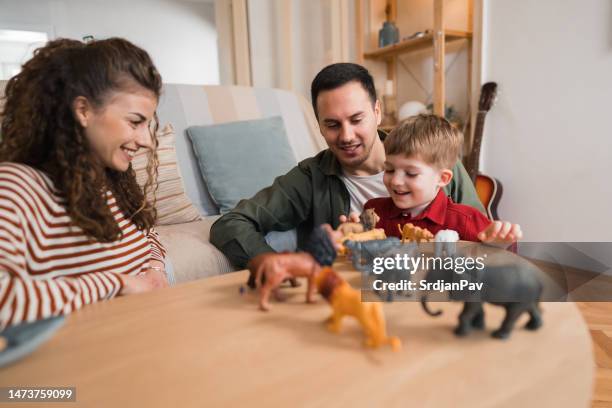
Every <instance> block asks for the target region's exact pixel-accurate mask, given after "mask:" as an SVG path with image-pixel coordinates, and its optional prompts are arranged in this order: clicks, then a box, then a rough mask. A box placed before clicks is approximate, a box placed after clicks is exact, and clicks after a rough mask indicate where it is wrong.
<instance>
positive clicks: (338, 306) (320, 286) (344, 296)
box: [315, 267, 402, 351]
mask: <svg viewBox="0 0 612 408" xmlns="http://www.w3.org/2000/svg"><path fill="white" fill-rule="evenodd" d="M315 281H316V285H317V290H318V291H319V293H320V294H321V296H323V297H324V298H325V299H326V300H327V301H328V302H329V304H330V306H331V307H332V310H333V313H332V315H331V316H330V317H329V319H328V321H327V328H328V329H329V330H330V331H332V332H334V333H338V332H339V331H340V325H341V323H342V318H343V317H344V316H353V317H354V318H355V319H357V320H358V321H359V323H360V324H361V327H362V328H363V332H364V333H365V336H366V340H365V344H366V346H368V347H372V348H377V347H379V346H382V345H384V344H390V345H391V348H392V349H393V351H398V350H400V349H401V347H402V343H401V341H400V340H399V339H398V338H397V337H388V336H387V330H386V327H385V316H384V315H383V311H382V307H381V305H380V303H377V302H362V301H361V292H360V291H358V290H356V289H353V287H351V285H349V283H348V282H347V281H345V280H344V279H343V278H342V277H341V276H340V275H338V274H337V273H336V271H334V270H333V269H332V268H329V267H325V268H323V269H321V271H320V272H319V273H318V274H317V275H316V277H315Z"/></svg>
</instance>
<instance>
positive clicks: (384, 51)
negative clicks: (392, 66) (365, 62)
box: [363, 30, 472, 60]
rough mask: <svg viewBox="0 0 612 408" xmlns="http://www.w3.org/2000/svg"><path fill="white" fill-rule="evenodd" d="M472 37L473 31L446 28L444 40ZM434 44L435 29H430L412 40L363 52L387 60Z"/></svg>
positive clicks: (371, 56)
mask: <svg viewBox="0 0 612 408" xmlns="http://www.w3.org/2000/svg"><path fill="white" fill-rule="evenodd" d="M471 38H472V33H471V32H468V31H458V30H444V40H445V41H446V43H449V42H452V41H457V40H464V39H471ZM433 45H434V35H433V30H430V32H429V33H427V34H425V35H424V36H422V37H419V38H414V39H410V40H403V41H400V42H399V43H397V44H393V45H388V46H386V47H383V48H379V49H377V50H374V51H370V52H366V53H364V54H363V56H364V58H366V59H373V60H386V59H390V58H393V57H397V56H399V55H402V54H406V53H409V52H413V51H418V50H422V49H425V48H430V47H433Z"/></svg>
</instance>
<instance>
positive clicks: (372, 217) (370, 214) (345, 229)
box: [337, 208, 380, 236]
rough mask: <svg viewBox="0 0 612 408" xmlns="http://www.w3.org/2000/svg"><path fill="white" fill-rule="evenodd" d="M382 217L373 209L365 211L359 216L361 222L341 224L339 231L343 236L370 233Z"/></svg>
mask: <svg viewBox="0 0 612 408" xmlns="http://www.w3.org/2000/svg"><path fill="white" fill-rule="evenodd" d="M378 220H380V217H379V216H378V214H376V211H374V209H373V208H369V209H367V210H364V211H363V212H362V213H361V215H360V216H359V222H345V223H342V224H340V226H339V227H338V229H337V231H340V232H341V233H342V236H346V235H348V234H359V233H361V232H364V231H370V230H372V229H374V227H376V223H378Z"/></svg>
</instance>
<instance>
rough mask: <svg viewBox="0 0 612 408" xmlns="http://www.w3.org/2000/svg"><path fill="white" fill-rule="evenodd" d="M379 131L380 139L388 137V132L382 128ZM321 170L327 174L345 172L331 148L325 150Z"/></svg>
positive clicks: (338, 174) (334, 174)
mask: <svg viewBox="0 0 612 408" xmlns="http://www.w3.org/2000/svg"><path fill="white" fill-rule="evenodd" d="M377 132H378V137H379V138H380V140H381V141H384V140H385V137H387V133H385V132H384V131H383V130H381V129H377ZM321 170H322V171H323V173H324V174H325V175H327V176H342V175H343V174H344V172H343V171H342V166H341V165H340V162H339V161H338V159H337V158H336V156H335V155H334V154H333V153H332V152H331V150H329V149H327V150H326V151H325V153H324V154H323V158H322V159H321Z"/></svg>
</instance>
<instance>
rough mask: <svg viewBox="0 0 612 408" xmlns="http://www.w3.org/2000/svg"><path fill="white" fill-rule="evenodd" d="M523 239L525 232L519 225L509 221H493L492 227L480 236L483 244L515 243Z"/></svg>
mask: <svg viewBox="0 0 612 408" xmlns="http://www.w3.org/2000/svg"><path fill="white" fill-rule="evenodd" d="M521 238H523V231H521V226H520V225H518V224H512V223H510V222H508V221H493V222H492V223H491V225H489V226H488V227H487V228H485V229H484V230H483V231H481V232H480V233H479V234H478V239H479V240H481V241H482V242H490V243H496V242H515V241H518V240H519V239H521Z"/></svg>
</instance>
